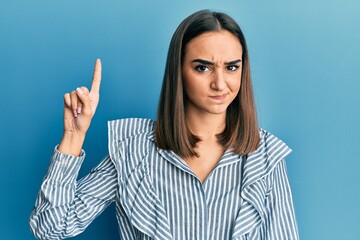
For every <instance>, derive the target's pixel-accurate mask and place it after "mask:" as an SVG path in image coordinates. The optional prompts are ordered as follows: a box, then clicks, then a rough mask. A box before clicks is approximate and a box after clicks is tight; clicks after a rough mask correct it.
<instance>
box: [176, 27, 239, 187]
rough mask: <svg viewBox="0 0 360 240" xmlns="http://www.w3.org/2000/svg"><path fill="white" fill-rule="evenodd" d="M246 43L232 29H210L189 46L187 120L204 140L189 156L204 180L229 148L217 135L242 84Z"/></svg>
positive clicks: (185, 69) (185, 77)
mask: <svg viewBox="0 0 360 240" xmlns="http://www.w3.org/2000/svg"><path fill="white" fill-rule="evenodd" d="M241 61H242V46H241V44H240V42H239V40H238V38H237V37H235V36H234V35H233V34H232V33H230V32H228V31H226V30H221V31H216V32H207V33H204V34H202V35H200V36H198V37H196V38H194V39H192V40H191V41H190V42H189V43H188V45H187V46H186V50H185V56H184V62H183V66H182V76H183V83H184V89H185V94H186V109H185V111H186V123H187V126H188V127H189V129H190V131H191V132H192V133H193V134H195V135H197V136H199V137H200V139H201V141H200V142H199V143H198V144H197V148H196V149H195V150H196V151H197V153H198V154H199V157H190V158H185V159H184V160H185V161H186V162H187V164H188V165H189V167H190V168H191V169H192V170H193V172H194V173H195V174H196V175H197V177H198V179H199V180H200V181H201V182H204V181H205V180H206V177H207V176H208V175H209V174H210V173H211V171H212V170H213V169H214V168H215V166H216V164H217V163H218V162H219V160H220V158H221V156H222V155H223V154H224V151H225V149H223V147H222V146H221V145H220V144H219V143H218V141H217V137H216V135H217V134H219V133H221V132H222V131H223V130H224V128H225V119H226V109H227V108H228V106H229V105H230V103H231V102H232V101H233V100H234V99H235V97H236V96H237V94H238V92H239V90H240V85H241V73H242V69H241V66H242V64H241Z"/></svg>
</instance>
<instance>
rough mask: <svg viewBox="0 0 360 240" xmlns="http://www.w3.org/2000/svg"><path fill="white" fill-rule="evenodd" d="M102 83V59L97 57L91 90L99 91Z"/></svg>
mask: <svg viewBox="0 0 360 240" xmlns="http://www.w3.org/2000/svg"><path fill="white" fill-rule="evenodd" d="M100 83H101V61H100V59H96V62H95V67H94V76H93V80H92V84H91V90H90V91H91V92H97V93H98V92H99V90H100Z"/></svg>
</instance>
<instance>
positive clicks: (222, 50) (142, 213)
mask: <svg viewBox="0 0 360 240" xmlns="http://www.w3.org/2000/svg"><path fill="white" fill-rule="evenodd" d="M100 81H101V63H100V60H97V61H96V64H95V72H94V78H93V82H92V87H91V90H90V92H89V91H88V90H87V89H86V88H85V87H80V88H77V89H76V90H74V91H73V92H71V93H70V94H65V95H64V100H65V104H64V106H65V107H64V135H63V138H62V140H61V143H60V144H59V145H58V146H57V147H56V148H55V150H54V153H53V157H52V162H51V164H50V167H49V170H48V173H47V174H46V176H45V179H44V182H43V184H42V186H41V189H40V192H39V195H38V198H37V200H36V204H35V208H34V210H33V212H32V214H31V217H30V226H31V230H32V232H33V233H34V235H35V236H36V237H37V238H39V239H61V238H66V237H71V236H75V235H77V234H79V233H81V232H82V231H84V229H85V228H86V227H87V226H88V225H89V224H90V223H91V222H92V220H93V219H94V218H96V216H98V215H99V214H100V213H101V212H102V211H103V210H104V209H105V208H106V207H107V206H108V205H109V204H111V203H112V202H115V203H116V216H117V220H118V224H119V233H120V239H203V240H205V239H241V240H245V239H274V240H280V239H284V240H285V239H286V240H289V239H298V233H297V226H296V220H295V215H294V209H293V202H292V197H291V190H290V186H289V182H288V178H287V172H286V166H285V160H284V159H285V157H286V156H287V155H288V154H289V153H290V152H291V150H290V149H289V148H288V147H287V146H286V145H285V144H284V143H283V142H282V141H281V140H279V139H277V138H276V137H275V136H273V135H271V134H270V133H268V132H266V131H265V130H262V129H259V128H258V124H257V118H256V110H255V103H254V98H253V91H252V86H251V76H250V67H249V57H248V50H247V46H246V42H245V38H244V35H243V33H242V31H241V29H240V28H239V26H238V24H237V23H236V22H235V21H234V20H233V19H232V18H230V17H229V16H228V15H226V14H224V13H220V12H211V11H208V10H203V11H199V12H196V13H194V14H192V15H191V16H189V17H187V18H186V19H185V20H184V21H183V22H182V23H181V24H180V26H179V27H178V28H177V30H176V32H175V33H174V35H173V38H172V40H171V43H170V48H169V53H168V58H167V63H166V69H165V75H164V80H163V86H162V90H161V96H160V103H159V108H158V116H157V121H152V120H149V119H123V120H115V121H110V122H109V124H108V126H109V155H108V156H106V157H105V158H104V159H103V160H102V161H101V162H100V164H99V165H98V166H97V167H95V168H94V169H93V170H92V171H91V172H90V173H89V174H88V175H87V176H85V177H84V178H82V179H80V180H79V181H77V180H76V178H77V174H78V171H79V168H80V166H81V163H82V161H83V160H84V158H85V153H84V151H83V150H82V145H83V142H84V139H85V135H86V132H87V130H88V128H89V126H90V122H91V119H92V117H93V116H94V114H95V111H96V107H97V104H98V101H99V88H100Z"/></svg>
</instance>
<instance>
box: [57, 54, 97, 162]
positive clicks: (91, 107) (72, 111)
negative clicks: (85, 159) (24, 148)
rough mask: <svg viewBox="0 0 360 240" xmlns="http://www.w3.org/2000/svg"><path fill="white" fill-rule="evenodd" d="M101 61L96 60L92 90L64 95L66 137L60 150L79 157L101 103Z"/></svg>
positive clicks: (80, 90)
mask: <svg viewBox="0 0 360 240" xmlns="http://www.w3.org/2000/svg"><path fill="white" fill-rule="evenodd" d="M100 83H101V61H100V59H97V60H96V63H95V69H94V75H93V80H92V85H91V90H90V92H89V90H88V89H87V88H86V87H78V88H77V89H76V90H74V91H72V92H71V93H66V94H65V95H64V135H63V139H62V141H61V143H60V145H59V148H58V150H59V151H61V152H63V153H67V154H72V155H79V154H80V151H81V147H82V144H83V141H84V139H85V135H86V132H87V130H88V129H89V127H90V123H91V119H92V118H93V116H94V114H95V112H96V108H97V106H98V103H99V98H100V94H99V90H100Z"/></svg>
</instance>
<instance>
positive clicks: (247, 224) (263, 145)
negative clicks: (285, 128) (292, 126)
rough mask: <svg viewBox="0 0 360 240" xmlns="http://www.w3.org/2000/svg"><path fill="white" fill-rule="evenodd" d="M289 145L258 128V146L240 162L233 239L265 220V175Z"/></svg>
mask: <svg viewBox="0 0 360 240" xmlns="http://www.w3.org/2000/svg"><path fill="white" fill-rule="evenodd" d="M291 151H292V150H291V149H290V148H289V147H288V146H287V145H286V144H285V143H284V142H282V141H281V140H280V139H278V138H276V137H275V136H274V135H272V134H270V133H269V132H267V131H265V130H263V129H261V130H260V144H259V148H258V149H257V150H256V151H254V152H252V153H250V154H249V155H248V156H247V159H246V161H245V163H244V166H243V176H242V177H243V178H242V188H241V189H242V190H241V198H242V204H241V208H240V211H239V213H238V216H237V218H236V221H235V226H234V230H233V236H232V239H238V240H240V239H246V238H245V235H246V234H251V233H252V232H253V231H254V230H256V229H257V228H258V227H260V225H261V223H262V221H263V220H264V214H265V213H264V210H265V200H266V194H267V190H268V186H267V184H266V181H265V178H266V176H268V175H269V174H271V173H272V171H273V170H274V168H275V167H276V165H277V164H278V163H279V162H280V161H281V160H282V159H284V158H285V157H286V156H287V155H289V154H290V153H291Z"/></svg>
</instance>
